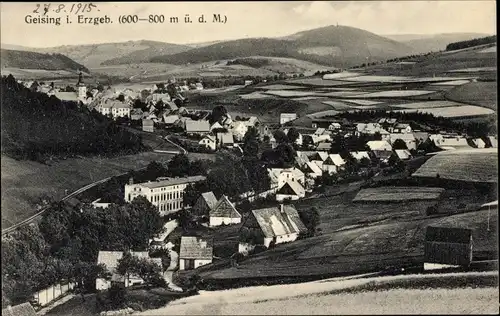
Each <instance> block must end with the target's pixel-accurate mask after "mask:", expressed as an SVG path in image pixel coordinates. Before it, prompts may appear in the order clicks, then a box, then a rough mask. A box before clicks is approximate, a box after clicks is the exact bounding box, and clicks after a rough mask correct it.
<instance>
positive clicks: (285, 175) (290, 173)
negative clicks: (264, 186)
mask: <svg viewBox="0 0 500 316" xmlns="http://www.w3.org/2000/svg"><path fill="white" fill-rule="evenodd" d="M267 172H268V174H269V178H270V179H271V188H274V187H276V188H281V187H282V186H283V185H285V183H286V182H287V181H295V182H299V183H302V184H304V183H305V174H304V173H303V172H302V171H300V170H299V169H297V168H295V167H294V168H288V169H281V168H271V169H267Z"/></svg>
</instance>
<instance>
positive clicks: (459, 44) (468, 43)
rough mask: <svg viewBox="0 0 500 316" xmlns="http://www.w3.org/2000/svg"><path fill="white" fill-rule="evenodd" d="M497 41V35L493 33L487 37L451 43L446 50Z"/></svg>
mask: <svg viewBox="0 0 500 316" xmlns="http://www.w3.org/2000/svg"><path fill="white" fill-rule="evenodd" d="M496 42H497V36H496V35H492V36H487V37H481V38H475V39H471V40H468V41H461V42H455V43H450V44H448V45H447V46H446V50H447V51H450V50H457V49H463V48H469V47H474V46H479V45H485V44H494V43H496Z"/></svg>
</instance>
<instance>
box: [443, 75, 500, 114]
mask: <svg viewBox="0 0 500 316" xmlns="http://www.w3.org/2000/svg"><path fill="white" fill-rule="evenodd" d="M497 91H498V90H497V83H496V81H495V82H470V83H467V84H464V85H461V86H457V87H455V88H454V89H452V90H450V91H448V92H447V93H446V98H447V99H448V100H452V101H457V102H463V103H468V104H473V105H479V106H482V107H485V108H489V109H493V110H495V111H496V110H497Z"/></svg>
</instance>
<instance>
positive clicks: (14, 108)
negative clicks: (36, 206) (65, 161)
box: [1, 75, 145, 162]
mask: <svg viewBox="0 0 500 316" xmlns="http://www.w3.org/2000/svg"><path fill="white" fill-rule="evenodd" d="M1 90H2V109H1V110H2V113H1V115H2V118H3V121H2V153H4V154H6V155H8V156H11V157H14V158H17V159H30V160H37V161H40V162H44V161H45V158H46V157H47V156H55V157H58V156H70V155H95V154H99V155H116V154H133V153H137V152H140V151H142V150H145V147H144V145H143V144H142V142H141V137H140V135H138V134H134V133H131V132H129V131H127V130H125V129H123V128H120V127H119V126H118V125H117V124H116V123H115V122H114V121H113V120H110V119H109V118H107V117H105V116H103V115H102V114H100V113H98V112H97V111H95V110H92V111H90V110H89V109H88V108H86V107H80V106H78V104H77V103H76V102H62V101H61V100H59V99H57V98H56V97H55V96H51V97H49V96H47V95H46V94H44V93H39V92H32V91H30V90H29V89H27V88H25V87H24V86H23V85H21V84H19V83H17V82H16V80H15V79H14V77H13V76H12V75H9V76H8V77H5V76H3V77H2V80H1Z"/></svg>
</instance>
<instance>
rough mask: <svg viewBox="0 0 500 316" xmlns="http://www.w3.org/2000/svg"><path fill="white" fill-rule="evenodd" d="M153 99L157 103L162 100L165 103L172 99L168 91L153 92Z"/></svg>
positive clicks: (151, 96) (151, 97)
mask: <svg viewBox="0 0 500 316" xmlns="http://www.w3.org/2000/svg"><path fill="white" fill-rule="evenodd" d="M149 98H150V99H151V101H153V102H154V103H157V102H158V101H162V102H163V103H165V102H167V101H170V94H168V93H153V94H151V95H150V96H149Z"/></svg>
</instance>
